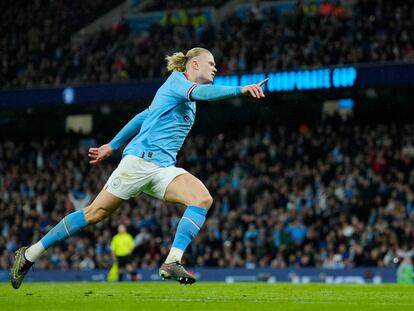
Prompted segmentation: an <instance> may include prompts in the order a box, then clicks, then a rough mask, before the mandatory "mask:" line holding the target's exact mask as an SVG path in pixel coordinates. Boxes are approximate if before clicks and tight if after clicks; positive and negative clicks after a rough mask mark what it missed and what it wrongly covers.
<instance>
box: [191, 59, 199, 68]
mask: <svg viewBox="0 0 414 311" xmlns="http://www.w3.org/2000/svg"><path fill="white" fill-rule="evenodd" d="M191 67H193V68H194V69H195V70H198V62H197V61H196V60H195V59H193V60H192V61H191Z"/></svg>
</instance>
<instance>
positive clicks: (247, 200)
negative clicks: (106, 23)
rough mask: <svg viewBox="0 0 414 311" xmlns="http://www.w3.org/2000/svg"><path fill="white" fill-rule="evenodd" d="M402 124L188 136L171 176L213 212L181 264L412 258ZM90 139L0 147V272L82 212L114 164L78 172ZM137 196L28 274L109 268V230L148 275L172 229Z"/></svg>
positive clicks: (407, 144) (413, 205)
mask: <svg viewBox="0 0 414 311" xmlns="http://www.w3.org/2000/svg"><path fill="white" fill-rule="evenodd" d="M413 131H414V124H405V125H396V124H387V125H376V126H372V125H370V126H368V125H359V124H356V123H353V122H352V121H347V122H341V121H338V120H337V119H328V120H325V121H323V122H321V123H319V124H317V125H306V124H303V125H302V126H300V127H299V128H288V127H283V126H275V127H272V126H270V125H268V126H252V125H251V126H248V125H244V126H243V127H235V128H234V129H233V130H232V131H228V132H225V133H218V134H204V135H201V134H197V135H190V136H189V138H188V139H187V141H186V142H185V144H184V148H183V150H182V152H181V153H180V155H179V161H178V165H179V166H181V167H184V168H186V169H187V170H188V171H189V172H191V173H193V174H194V175H195V176H197V177H199V178H200V179H201V180H203V182H205V184H206V186H207V188H208V189H209V190H210V192H211V194H212V196H213V198H214V200H215V201H214V204H213V206H212V209H211V210H210V211H209V214H208V218H207V221H206V223H205V225H204V227H203V229H202V230H201V231H200V234H199V236H198V237H197V238H196V239H195V240H194V242H193V243H192V245H191V246H190V248H189V249H188V252H187V253H186V255H185V257H184V258H185V262H186V263H188V264H190V265H193V266H208V267H247V268H252V267H274V268H282V267H313V266H316V267H325V268H344V267H359V266H373V267H374V266H375V267H384V266H393V265H394V262H393V259H394V258H395V257H397V256H399V255H400V254H401V253H403V252H406V253H407V252H409V250H413V249H414V188H413V185H414V140H413V137H412V133H413ZM96 144H97V142H96V141H95V140H94V139H91V138H80V137H77V136H67V137H66V138H65V139H59V140H55V139H51V138H49V139H44V140H37V141H31V142H28V143H23V142H19V143H18V142H13V141H11V140H1V141H0V171H1V172H2V173H1V174H0V219H1V220H2V221H1V222H0V269H8V268H9V267H10V263H11V260H12V256H13V252H14V251H15V250H16V249H18V248H19V247H20V246H21V245H28V244H31V243H32V242H34V241H37V240H38V239H39V238H40V237H41V236H42V235H43V234H45V232H47V230H49V229H50V228H51V226H53V225H54V224H55V223H57V222H58V220H59V219H60V218H61V217H63V216H64V215H65V214H67V213H69V212H71V211H74V210H76V209H80V208H82V207H84V206H85V205H87V204H88V203H89V202H90V200H91V199H92V198H93V197H94V196H95V195H96V194H97V192H98V191H99V190H100V189H101V187H102V186H103V184H104V182H105V181H106V179H107V177H108V176H109V175H110V173H111V171H112V170H113V169H114V168H115V166H116V165H117V163H118V161H119V157H117V156H114V157H111V158H110V159H108V160H107V161H106V162H104V163H102V164H101V165H98V166H95V167H90V165H89V164H88V158H87V146H90V145H96ZM181 212H182V211H180V209H179V208H178V207H177V206H173V205H166V204H165V203H162V202H160V201H158V200H154V199H152V198H150V197H148V196H145V195H142V196H139V197H138V198H135V199H132V200H130V201H128V202H127V203H126V204H125V205H124V206H123V207H121V208H120V210H118V211H117V212H116V213H115V214H114V215H113V216H112V217H111V218H109V219H108V220H105V221H104V222H102V223H99V224H98V225H96V226H95V227H92V228H88V229H86V230H84V231H83V232H81V233H80V235H79V236H77V237H75V238H71V239H69V240H68V241H66V242H65V243H63V244H61V245H59V246H56V247H54V248H53V249H51V250H49V251H48V253H47V254H46V255H45V256H44V257H42V258H41V259H40V260H39V261H38V262H37V264H36V267H37V268H38V269H58V270H64V269H69V268H74V269H93V268H109V267H110V266H111V263H112V257H111V251H110V242H111V238H112V236H113V235H114V234H115V233H116V229H117V227H118V225H119V224H124V225H126V227H127V229H128V232H129V233H130V234H131V235H132V236H133V237H134V241H135V249H134V252H133V266H134V268H157V267H158V266H159V265H160V264H161V263H162V261H163V260H164V259H165V257H166V255H167V253H168V250H169V247H170V245H171V243H172V238H173V237H174V232H175V229H176V226H177V223H178V221H179V219H180V213H181Z"/></svg>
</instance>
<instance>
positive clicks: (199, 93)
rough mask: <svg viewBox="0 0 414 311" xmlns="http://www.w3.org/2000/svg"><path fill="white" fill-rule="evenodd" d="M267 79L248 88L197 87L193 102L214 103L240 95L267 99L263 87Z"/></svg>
mask: <svg viewBox="0 0 414 311" xmlns="http://www.w3.org/2000/svg"><path fill="white" fill-rule="evenodd" d="M267 80H268V79H265V80H263V81H261V82H260V83H257V84H249V85H246V86H223V85H211V84H207V85H197V86H196V87H194V88H193V90H192V92H191V95H190V96H191V99H192V100H205V101H214V100H222V99H226V98H231V97H236V96H238V95H245V96H252V97H254V98H262V97H265V95H264V93H263V89H262V85H263V84H265V83H266V82H267Z"/></svg>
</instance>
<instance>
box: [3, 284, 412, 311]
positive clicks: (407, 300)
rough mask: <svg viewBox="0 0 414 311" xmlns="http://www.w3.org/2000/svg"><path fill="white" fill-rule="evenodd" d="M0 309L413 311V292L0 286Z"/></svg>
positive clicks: (315, 287) (392, 288) (318, 287)
mask: <svg viewBox="0 0 414 311" xmlns="http://www.w3.org/2000/svg"><path fill="white" fill-rule="evenodd" d="M0 310H1V311H8V310H13V311H15V310H17V311H25V310H27V311H35V310H41V311H58V310H70V311H75V310H92V311H94V310H98V311H104V310H111V311H112V310H114V311H120V310H134V311H135V310H149V311H156V310H163V311H167V310H191V311H198V310H208V311H213V310H220V311H221V310H235V311H242V310H248V311H253V310H284V311H291V310H300V311H306V310H317V311H323V310H329V311H332V310H346V311H349V310H358V311H364V310H367V311H379V310H392V311H399V310H411V311H412V310H414V287H413V286H399V285H322V284H311V285H292V284H264V283H235V284H225V283H203V282H199V283H196V284H194V285H191V286H183V285H179V284H178V283H173V282H164V283H29V282H27V283H23V284H22V287H21V288H20V289H19V290H14V289H13V288H12V287H11V285H10V284H6V283H1V284H0Z"/></svg>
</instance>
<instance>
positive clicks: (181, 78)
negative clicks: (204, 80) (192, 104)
mask: <svg viewBox="0 0 414 311" xmlns="http://www.w3.org/2000/svg"><path fill="white" fill-rule="evenodd" d="M171 75H172V76H171V81H170V85H169V92H170V94H171V96H173V97H175V98H176V99H178V100H180V101H183V100H184V101H189V100H191V99H190V95H191V92H192V91H193V90H194V88H196V87H197V86H198V83H195V82H193V81H190V80H188V79H187V78H186V77H185V75H184V73H183V72H178V71H175V72H173V73H172V74H171Z"/></svg>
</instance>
